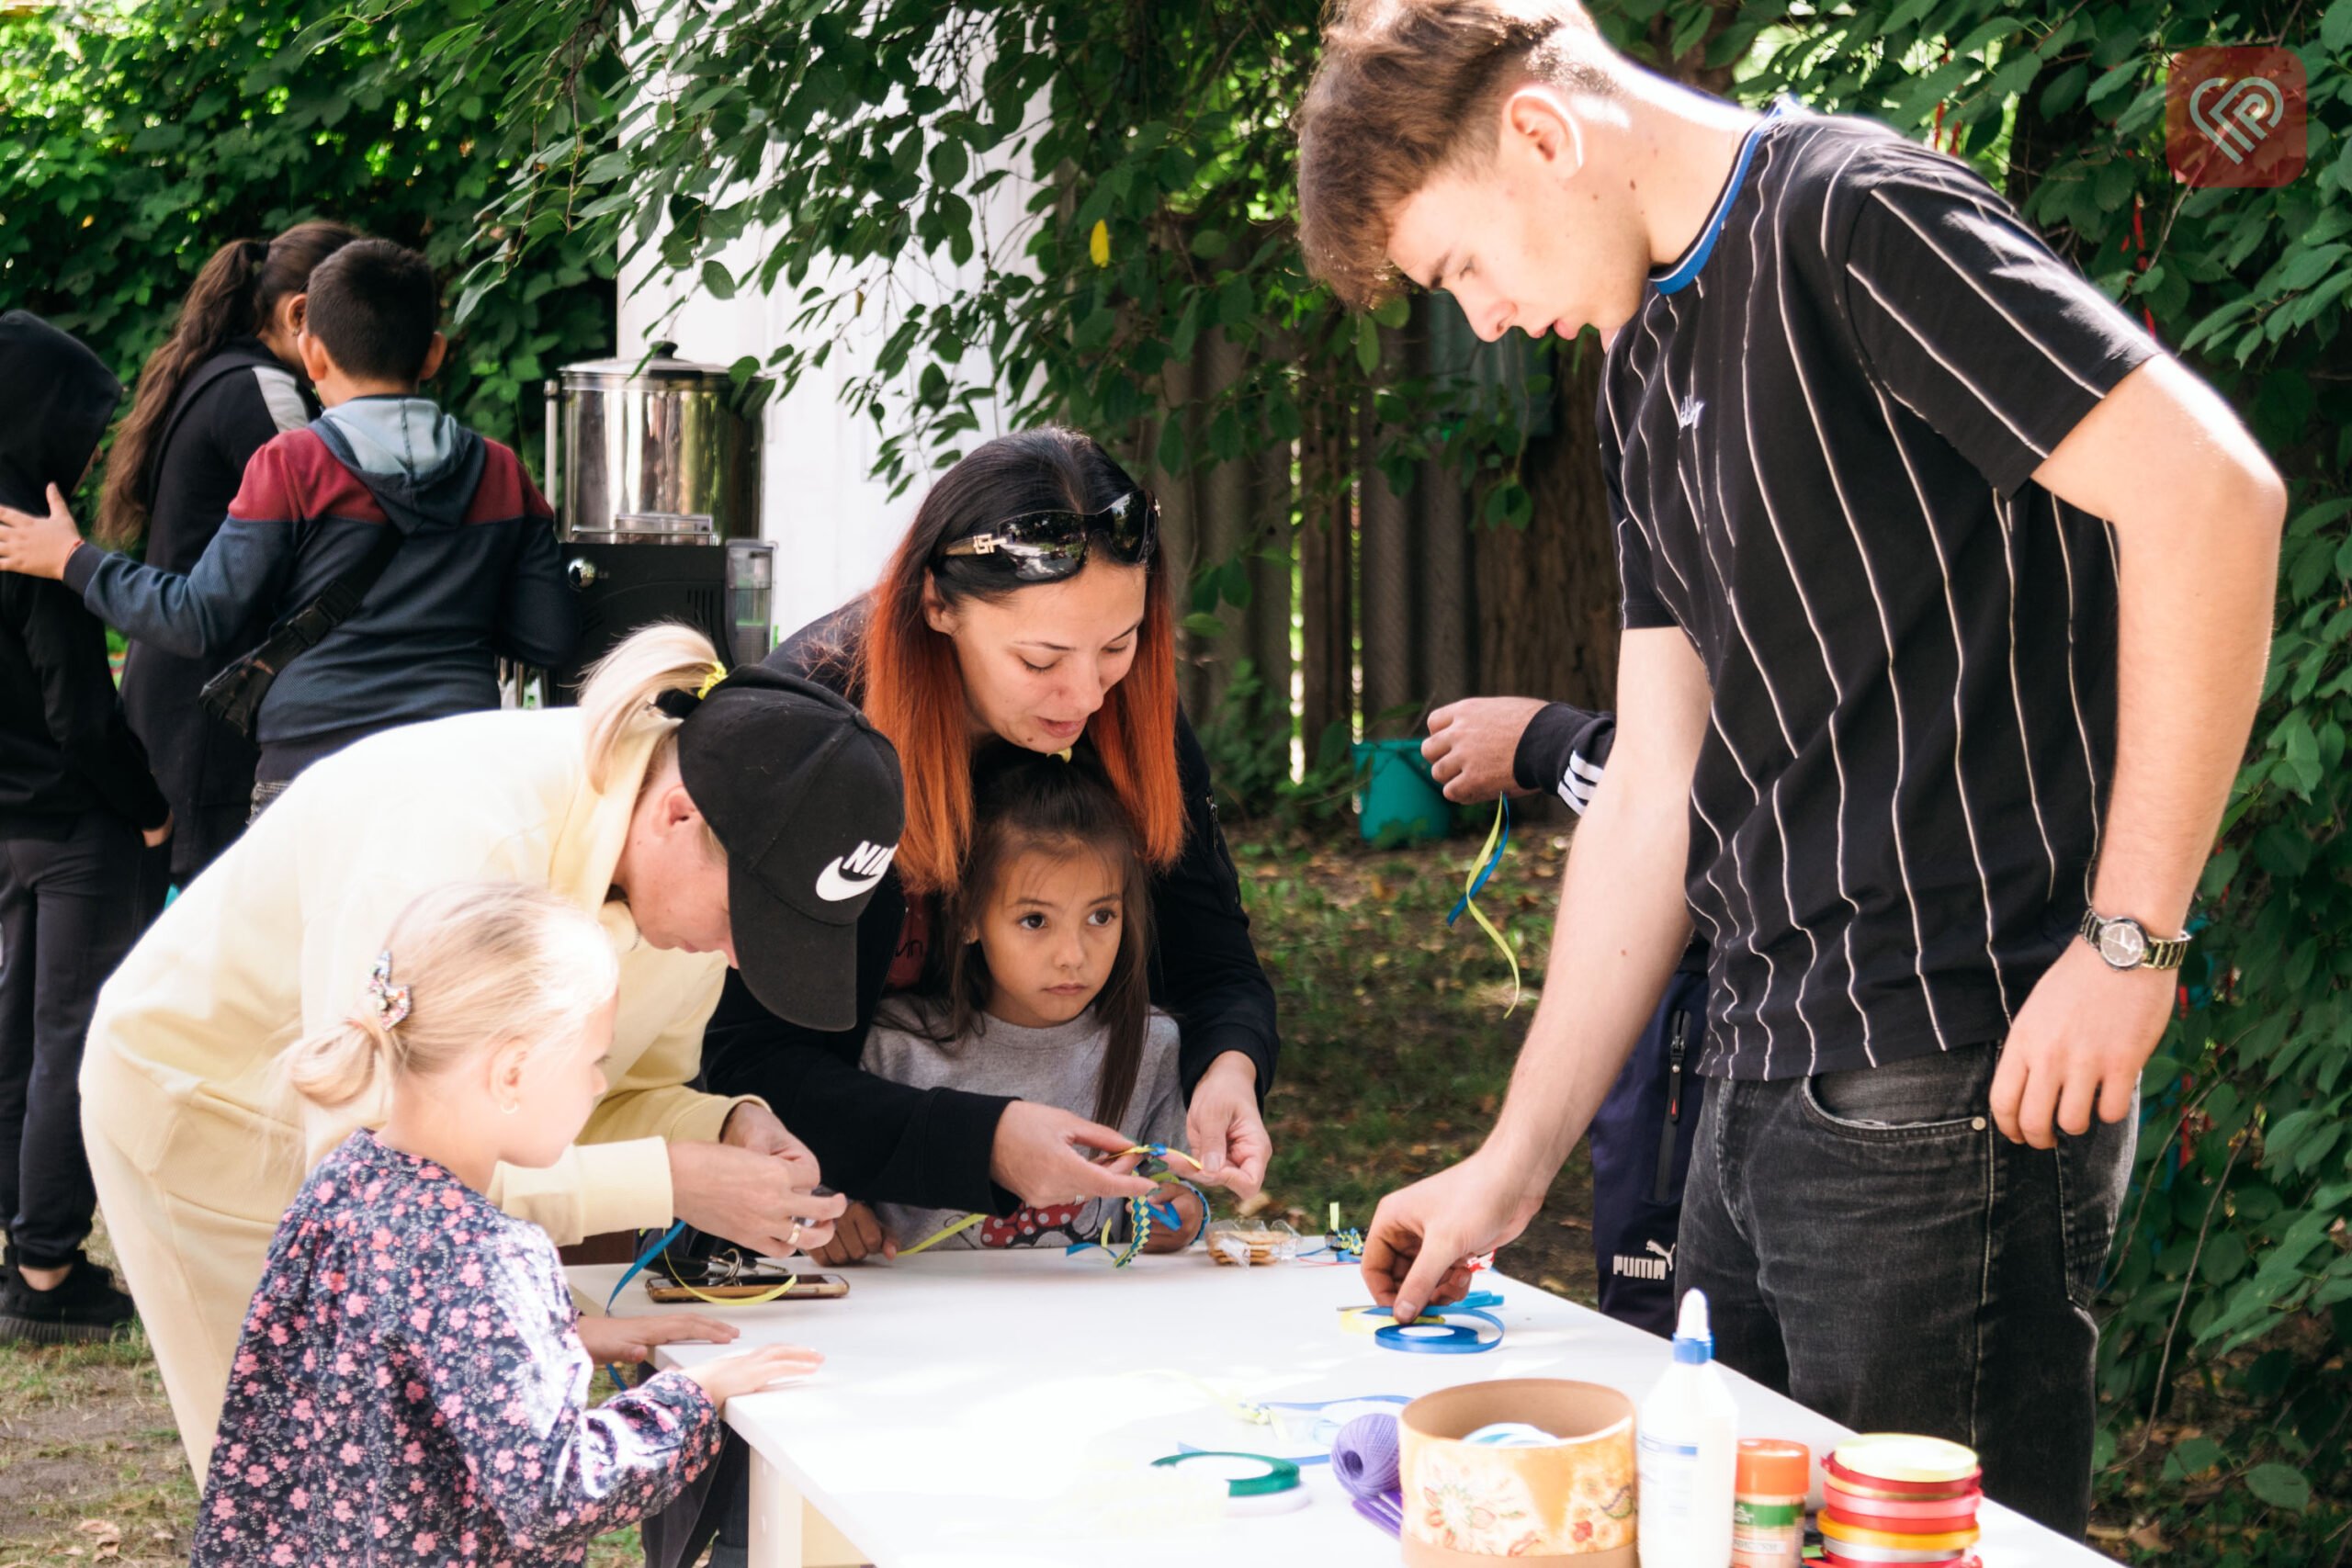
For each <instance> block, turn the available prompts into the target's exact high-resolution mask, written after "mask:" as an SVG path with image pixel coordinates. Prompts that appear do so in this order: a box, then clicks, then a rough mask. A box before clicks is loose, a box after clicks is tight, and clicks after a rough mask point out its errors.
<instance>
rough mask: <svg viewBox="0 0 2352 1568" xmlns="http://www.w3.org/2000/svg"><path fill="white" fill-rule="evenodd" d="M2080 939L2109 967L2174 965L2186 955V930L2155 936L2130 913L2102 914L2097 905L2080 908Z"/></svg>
mask: <svg viewBox="0 0 2352 1568" xmlns="http://www.w3.org/2000/svg"><path fill="white" fill-rule="evenodd" d="M2083 940H2084V941H2085V942H2089V943H2090V944H2091V947H2092V949H2093V950H2094V951H2095V952H2097V953H2098V955H2099V956H2100V957H2101V958H2103V959H2105V960H2106V961H2107V966H2108V967H2109V968H2110V969H2177V968H2179V967H2180V962H2181V960H2182V959H2184V958H2186V957H2188V932H2187V931H2183V932H2181V933H2180V934H2179V935H2178V936H2176V937H2154V936H2150V935H2149V934H2148V928H2147V927H2145V926H2143V925H2142V924H2141V923H2140V922H2139V921H2137V920H2135V919H2132V918H2131V916H2129V915H2114V916H2108V915H2102V914H2100V913H2099V912H2098V910H2097V909H2085V910H2084V911H2083Z"/></svg>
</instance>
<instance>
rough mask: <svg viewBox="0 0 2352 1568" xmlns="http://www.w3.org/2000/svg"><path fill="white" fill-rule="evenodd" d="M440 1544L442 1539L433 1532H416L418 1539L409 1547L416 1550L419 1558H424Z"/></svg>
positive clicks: (410, 1543)
mask: <svg viewBox="0 0 2352 1568" xmlns="http://www.w3.org/2000/svg"><path fill="white" fill-rule="evenodd" d="M440 1543H441V1538H440V1537H439V1536H437V1535H435V1534H434V1533H433V1532H432V1531H431V1530H419V1531H417V1532H416V1539H415V1540H413V1541H411V1542H409V1545H410V1546H411V1547H413V1548H414V1549H415V1551H416V1554H417V1555H418V1556H419V1557H423V1556H424V1555H425V1554H426V1553H428V1552H430V1551H432V1550H433V1549H434V1548H435V1546H438V1545H439V1544H440Z"/></svg>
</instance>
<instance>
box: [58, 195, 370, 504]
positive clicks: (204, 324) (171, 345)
mask: <svg viewBox="0 0 2352 1568" xmlns="http://www.w3.org/2000/svg"><path fill="white" fill-rule="evenodd" d="M357 238H359V231H357V230H356V229H352V228H348V227H346V226H345V225H344V224H341V223H333V222H327V221H324V220H320V221H314V222H310V223H297V224H296V225H294V227H292V228H291V229H288V230H287V231H286V232H284V233H283V234H280V235H278V236H277V238H276V239H275V240H232V241H230V242H229V243H227V244H225V245H223V246H221V247H220V249H219V250H217V251H215V252H213V253H212V259H211V260H210V261H209V262H206V263H205V264H204V270H203V271H201V272H199V273H198V274H197V275H196V282H195V283H194V284H192V285H191V286H190V287H189V288H188V291H187V299H183V300H182V301H180V313H179V318H178V320H177V321H175V322H174V323H173V325H172V333H171V335H170V336H169V337H167V338H165V339H164V341H163V344H161V346H159V347H158V348H157V349H156V350H155V352H154V353H153V354H151V355H148V356H147V364H146V366H145V367H143V368H142V369H141V371H140V372H139V387H138V390H137V392H136V393H135V394H134V395H133V397H132V399H131V403H130V412H129V413H127V414H125V415H123V419H122V423H121V425H120V427H119V428H118V429H117V430H116V432H115V437H114V449H113V451H112V452H111V453H109V454H108V456H107V479H106V488H105V489H104V490H103V491H101V492H100V493H99V497H98V521H97V526H96V527H95V528H93V529H92V530H91V534H92V536H94V537H95V538H96V540H97V542H98V543H99V544H101V545H105V546H107V547H109V548H113V549H119V548H121V547H125V546H127V545H130V544H131V543H133V542H135V541H136V540H137V539H138V537H139V536H141V534H143V533H145V532H146V531H147V514H148V512H149V510H150V509H151V508H152V507H153V504H154V483H155V476H154V474H153V471H152V470H153V468H154V466H155V460H156V459H157V458H158V457H161V456H162V454H161V453H160V452H159V451H157V450H156V447H157V444H158V443H160V442H161V441H162V440H163V438H164V423H165V422H166V421H167V420H169V419H170V418H171V413H172V404H173V403H175V401H177V400H178V399H179V395H180V388H181V387H183V386H185V385H186V384H187V378H188V373H189V372H190V371H192V370H194V369H195V368H196V367H198V366H199V365H201V364H203V363H204V362H205V361H206V360H207V359H209V358H211V357H212V355H215V354H218V353H219V352H220V350H221V348H222V347H223V346H225V345H226V344H228V343H229V342H230V341H231V340H232V339H234V338H241V337H251V336H253V335H254V333H258V332H260V331H261V329H262V327H263V326H264V325H265V324H266V323H267V321H269V318H270V317H271V315H272V314H274V313H275V312H276V311H277V305H278V301H280V300H281V299H285V298H286V297H287V296H288V295H289V294H300V293H302V292H303V291H304V290H305V289H307V288H309V287H310V284H311V268H313V267H315V266H317V265H319V264H320V263H321V262H322V261H324V260H326V259H327V257H329V256H331V255H333V254H334V253H335V252H337V251H338V250H341V249H342V248H343V247H344V246H345V245H347V244H349V243H351V242H352V241H354V240H356V239H357Z"/></svg>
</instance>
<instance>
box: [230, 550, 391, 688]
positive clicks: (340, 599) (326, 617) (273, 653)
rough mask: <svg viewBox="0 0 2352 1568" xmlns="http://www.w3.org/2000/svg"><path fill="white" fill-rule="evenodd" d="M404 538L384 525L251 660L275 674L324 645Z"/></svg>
mask: <svg viewBox="0 0 2352 1568" xmlns="http://www.w3.org/2000/svg"><path fill="white" fill-rule="evenodd" d="M407 537H408V536H407V535H406V534H404V533H402V532H401V530H400V528H399V526H398V525H395V524H393V523H390V522H387V523H385V525H384V527H383V533H382V534H381V536H379V537H378V539H377V540H376V542H375V543H374V544H372V545H370V546H368V553H367V554H366V555H364V556H362V557H360V558H359V559H357V560H356V561H354V562H353V563H352V564H351V570H348V571H343V572H338V573H336V574H335V576H334V578H333V579H332V580H331V581H329V582H328V583H327V585H326V586H325V587H324V588H322V589H321V590H319V596H318V597H317V598H315V599H313V600H311V602H310V603H309V604H305V605H303V606H302V607H301V608H300V609H299V610H297V611H295V612H294V613H293V614H292V615H288V616H287V617H286V620H285V621H284V623H283V624H281V625H280V626H278V627H277V630H275V631H273V632H271V633H270V635H269V640H268V641H267V642H265V643H263V644H262V645H261V647H260V648H259V649H255V650H254V658H255V659H257V660H260V661H261V662H262V663H264V664H266V665H267V666H268V667H269V668H270V670H271V671H280V670H283V669H285V668H286V661H287V660H289V659H292V658H293V657H294V656H295V655H296V654H298V653H308V652H309V651H310V650H311V649H314V648H316V647H318V646H319V644H321V643H322V642H324V641H325V640H326V639H327V634H328V633H329V632H331V631H333V630H334V629H335V627H337V626H341V625H343V623H344V622H345V621H347V620H349V619H351V617H352V616H354V615H357V614H358V613H359V603H360V601H361V600H363V599H365V598H367V597H368V590H369V589H371V588H373V587H375V586H376V580H377V579H378V578H379V577H381V576H383V575H384V569H385V568H386V567H388V566H390V565H391V564H392V558H393V557H394V556H396V555H398V554H400V550H401V544H402V542H404V541H405V540H406V539H407Z"/></svg>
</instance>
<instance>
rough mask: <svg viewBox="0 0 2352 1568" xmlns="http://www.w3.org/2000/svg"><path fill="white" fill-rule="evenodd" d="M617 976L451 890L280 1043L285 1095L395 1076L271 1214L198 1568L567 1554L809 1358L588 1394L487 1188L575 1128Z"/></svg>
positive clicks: (321, 1095)
mask: <svg viewBox="0 0 2352 1568" xmlns="http://www.w3.org/2000/svg"><path fill="white" fill-rule="evenodd" d="M618 979H619V972H618V967H617V964H616V960H615V958H614V956H613V952H612V947H611V944H610V942H609V941H608V940H607V939H606V938H605V935H604V933H603V931H601V930H600V929H599V928H598V926H597V925H596V923H595V921H594V919H591V918H590V917H589V916H587V915H586V914H584V913H582V912H581V911H580V910H578V909H576V908H573V907H571V905H569V904H566V903H564V902H563V901H562V900H560V898H558V897H555V896H553V895H552V894H549V893H547V892H545V891H542V890H538V889H533V888H527V887H524V886H519V885H511V884H480V883H468V884H457V885H453V886H447V887H443V888H439V889H436V890H435V891H433V892H431V893H427V894H425V895H424V896H423V897H420V898H418V899H417V900H416V901H415V902H414V903H413V904H411V905H410V906H409V907H408V908H407V909H406V910H405V911H403V912H402V914H401V917H400V919H399V920H398V921H397V922H396V923H395V924H394V926H393V928H392V933H391V937H390V944H389V947H388V949H387V951H386V952H385V953H383V954H382V955H380V956H379V958H378V959H377V961H376V964H375V968H374V972H373V973H372V974H371V975H368V976H353V985H354V989H355V991H356V992H358V993H359V1003H358V1009H357V1010H356V1013H355V1014H354V1015H353V1017H352V1018H351V1020H350V1021H349V1022H348V1023H347V1024H346V1025H345V1027H344V1028H341V1029H339V1030H336V1031H334V1032H331V1033H326V1034H322V1035H320V1036H317V1037H315V1038H313V1039H311V1040H307V1041H305V1042H303V1043H301V1044H300V1045H298V1046H296V1047H295V1048H294V1050H293V1051H292V1052H291V1053H290V1054H289V1056H288V1067H287V1072H288V1078H289V1081H290V1084H291V1087H292V1088H293V1089H294V1090H295V1091H297V1092H299V1093H300V1094H301V1095H303V1096H305V1097H307V1098H308V1099H310V1100H313V1101H315V1102H317V1103H318V1104H320V1105H322V1106H330V1107H332V1106H336V1105H342V1104H346V1103H348V1102H350V1101H351V1100H355V1099H356V1098H357V1097H358V1096H359V1095H360V1094H361V1093H363V1092H364V1091H366V1090H367V1089H368V1088H369V1086H370V1085H371V1084H372V1083H373V1082H374V1080H375V1078H376V1076H377V1075H378V1074H379V1073H380V1074H383V1075H385V1076H386V1077H388V1079H389V1081H390V1107H391V1109H390V1115H389V1117H388V1118H387V1119H386V1121H385V1122H384V1125H383V1128H382V1130H381V1131H380V1132H368V1131H366V1130H364V1129H363V1130H362V1131H359V1132H356V1133H354V1134H352V1135H351V1136H350V1138H349V1139H348V1140H346V1141H345V1143H344V1144H343V1145H341V1146H340V1147H339V1148H337V1149H336V1150H335V1151H334V1153H333V1154H331V1155H329V1156H327V1158H326V1159H325V1160H324V1161H322V1163H321V1164H320V1165H319V1167H318V1168H317V1169H316V1170H314V1171H312V1172H311V1177H310V1179H309V1180H308V1181H306V1182H305V1183H304V1184H303V1186H302V1190H301V1192H300V1195H299V1196H297V1197H296V1199H295V1200H294V1203H293V1206H292V1207H291V1208H289V1209H288V1211H287V1213H286V1217H285V1219H284V1221H283V1222H282V1223H281V1224H279V1225H278V1227H277V1237H276V1239H275V1240H274V1241H273V1242H272V1243H271V1245H270V1251H269V1264H268V1268H267V1270H266V1272H265V1273H264V1275H263V1276H262V1282H261V1287H260V1289H259V1290H257V1291H256V1292H254V1299H253V1306H252V1308H251V1310H250V1311H249V1312H248V1313H247V1314H246V1317H245V1323H244V1330H243V1336H242V1338H241V1339H240V1342H239V1344H238V1347H237V1355H236V1359H235V1361H234V1363H233V1365H232V1371H231V1374H230V1380H229V1390H228V1398H227V1404H226V1405H225V1406H224V1408H223V1410H222V1412H221V1416H220V1438H219V1441H218V1442H217V1443H216V1444H215V1446H214V1448H213V1450H212V1461H211V1468H210V1473H209V1476H208V1477H207V1480H206V1483H205V1489H204V1502H203V1506H202V1507H201V1509H200V1510H199V1512H198V1524H197V1535H196V1547H195V1552H194V1557H193V1562H195V1563H196V1564H198V1565H205V1564H214V1563H219V1564H228V1563H238V1564H246V1563H259V1564H297V1563H300V1564H311V1563H321V1562H334V1563H338V1564H345V1565H350V1564H363V1563H365V1564H388V1563H428V1562H429V1563H460V1562H462V1563H483V1564H490V1563H500V1564H513V1565H515V1568H530V1565H536V1564H543V1563H548V1564H551V1563H568V1562H580V1561H581V1559H582V1554H583V1551H584V1550H585V1544H586V1542H587V1541H588V1540H590V1539H591V1538H593V1537H594V1536H597V1535H600V1534H602V1533H604V1532H605V1531H606V1530H610V1529H616V1528H618V1527H620V1526H622V1525H626V1524H628V1523H630V1522H631V1521H633V1520H635V1519H638V1518H639V1517H643V1516H644V1515H645V1514H647V1513H648V1512H650V1511H651V1510H653V1509H656V1508H659V1507H661V1506H662V1505H663V1504H665V1503H667V1502H668V1501H669V1500H670V1499H671V1498H672V1497H673V1496H674V1495H676V1493H677V1492H678V1489H679V1488H680V1487H681V1486H683V1485H684V1484H685V1483H686V1482H687V1481H688V1480H690V1479H691V1478H692V1477H693V1476H694V1475H695V1473H696V1472H699V1471H700V1470H701V1469H702V1468H703V1466H705V1465H706V1464H707V1463H708V1462H709V1461H710V1460H711V1458H712V1457H713V1456H714V1455H716V1454H717V1453H718V1448H719V1439H720V1431H721V1427H720V1423H719V1420H718V1411H719V1407H720V1406H721V1405H723V1404H725V1403H726V1402H727V1400H728V1398H729V1396H730V1395H733V1394H738V1393H749V1392H751V1391H752V1390H755V1389H759V1388H763V1387H765V1386H767V1385H769V1384H770V1383H773V1382H776V1381H777V1380H779V1379H781V1378H785V1377H787V1376H791V1375H793V1374H797V1373H805V1372H807V1371H810V1370H812V1369H813V1368H815V1367H816V1366H817V1364H818V1362H819V1361H820V1357H819V1356H818V1355H817V1354H816V1353H815V1352H813V1351H809V1350H804V1349H800V1348H796V1347H789V1346H770V1347H764V1348H761V1349H758V1350H752V1351H749V1352H746V1353H743V1354H740V1355H732V1356H728V1357H724V1358H722V1359H718V1360H714V1361H710V1362H707V1363H705V1364H704V1365H702V1366H699V1367H696V1368H695V1369H694V1370H693V1371H670V1372H662V1373H660V1374H658V1375H657V1376H654V1377H652V1378H650V1379H648V1380H647V1381H646V1382H644V1383H643V1384H641V1385H639V1387H637V1388H634V1389H630V1390H628V1392H626V1393H622V1394H620V1395H618V1396H617V1397H616V1398H614V1399H612V1400H610V1401H608V1402H606V1403H605V1404H604V1405H602V1406H600V1407H598V1408H597V1409H594V1410H591V1409H589V1408H588V1380H589V1371H590V1369H589V1359H588V1354H587V1352H586V1351H585V1350H584V1349H582V1347H581V1343H580V1338H579V1336H578V1334H577V1333H576V1332H575V1331H574V1329H573V1316H574V1314H573V1310H572V1306H571V1298H570V1296H569V1295H568V1293H567V1292H566V1291H565V1287H564V1280H563V1271H562V1266H561V1264H560V1262H559V1260H558V1259H557V1258H556V1252H555V1247H554V1245H553V1244H552V1243H550V1242H549V1241H548V1237H547V1234H546V1233H545V1232H544V1231H542V1230H540V1229H539V1228H538V1227H537V1226H536V1225H534V1224H530V1223H528V1222H527V1221H524V1220H518V1219H515V1218H512V1217H510V1216H509V1215H507V1214H505V1213H502V1212H501V1211H499V1210H498V1209H497V1208H496V1207H494V1206H493V1205H492V1203H491V1202H490V1201H489V1200H488V1199H487V1198H485V1197H483V1196H482V1192H483V1190H484V1189H485V1188H487V1187H488V1186H489V1185H490V1181H491V1177H492V1172H493V1171H494V1170H495V1169H496V1168H497V1167H498V1166H499V1164H500V1163H501V1162H502V1161H503V1162H504V1163H506V1164H509V1165H515V1166H524V1167H545V1166H548V1165H550V1164H552V1163H553V1162H554V1161H556V1160H557V1159H558V1158H560V1156H562V1154H563V1152H564V1149H565V1147H566V1146H567V1145H569V1144H570V1143H571V1141H572V1139H573V1138H574V1137H575V1136H576V1135H577V1134H578V1133H579V1132H580V1129H581V1126H582V1123H584V1122H586V1121H587V1118H588V1112H589V1111H590V1109H591V1108H592V1107H593V1106H594V1104H595V1103H596V1100H597V1098H598V1097H599V1096H600V1095H602V1094H603V1093H604V1090H605V1074H604V1070H603V1057H604V1055H605V1052H606V1051H607V1049H608V1048H609V1046H610V1043H611V1036H612V1027H613V1010H614V998H615V995H616V985H617V983H618ZM363 981H364V982H365V987H364V990H362V989H361V982H363Z"/></svg>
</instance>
